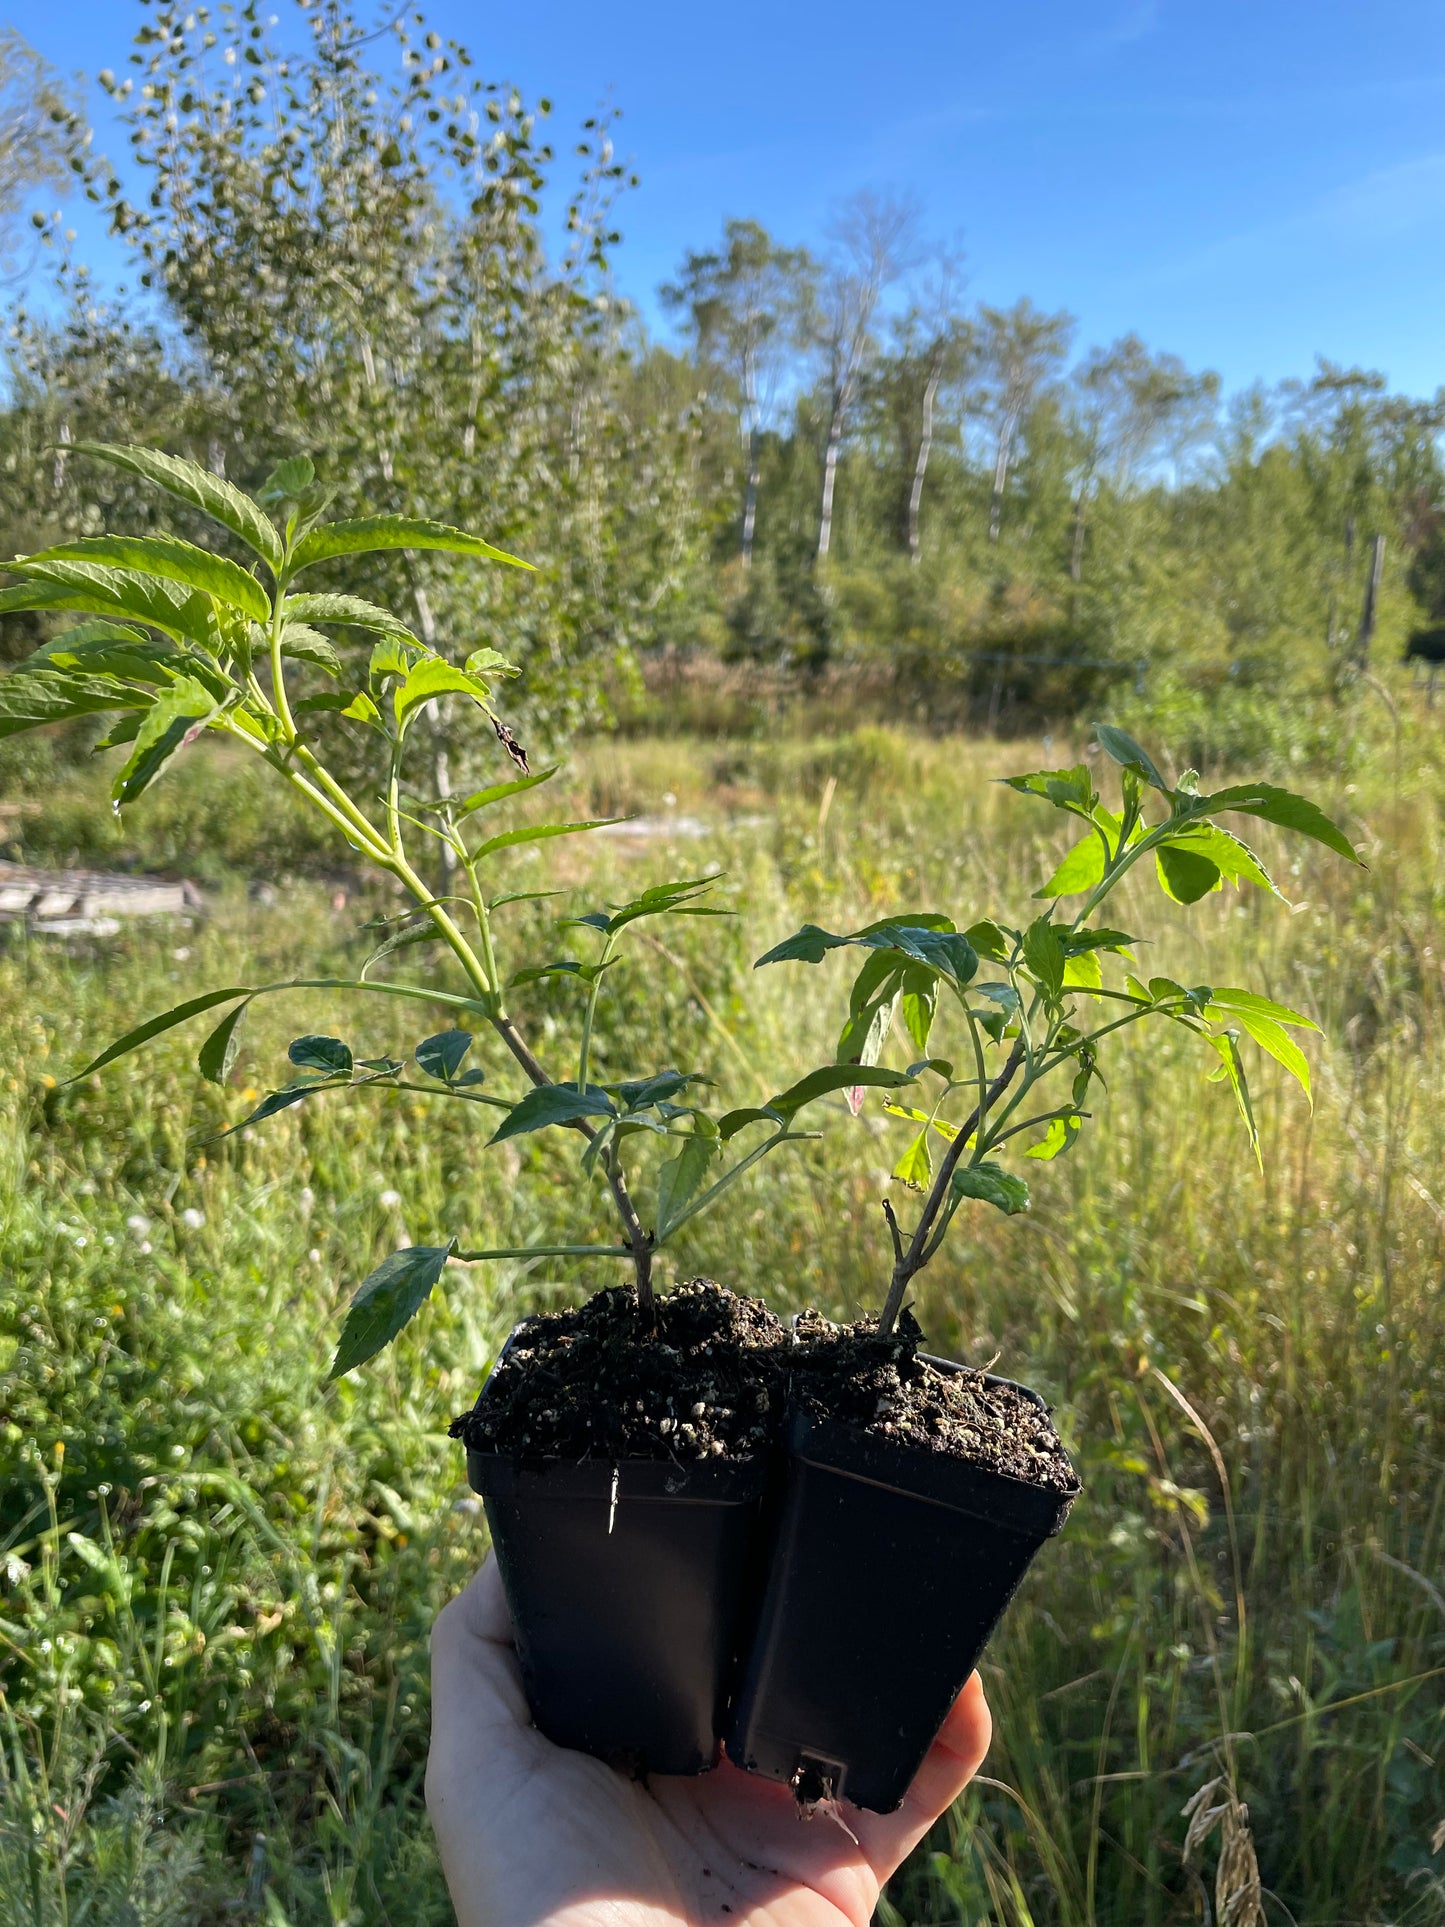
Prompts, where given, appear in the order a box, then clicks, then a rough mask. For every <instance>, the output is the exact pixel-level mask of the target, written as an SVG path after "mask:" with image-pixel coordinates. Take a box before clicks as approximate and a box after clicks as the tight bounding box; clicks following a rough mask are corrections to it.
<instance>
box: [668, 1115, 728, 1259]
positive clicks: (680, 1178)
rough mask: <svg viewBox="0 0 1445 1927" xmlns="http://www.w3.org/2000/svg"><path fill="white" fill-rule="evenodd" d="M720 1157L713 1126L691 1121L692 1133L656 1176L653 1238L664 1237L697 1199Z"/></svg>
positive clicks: (703, 1122)
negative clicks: (655, 1216)
mask: <svg viewBox="0 0 1445 1927" xmlns="http://www.w3.org/2000/svg"><path fill="white" fill-rule="evenodd" d="M720 1155H721V1144H720V1140H719V1137H718V1130H717V1126H716V1125H715V1124H714V1123H712V1121H711V1119H708V1118H703V1117H699V1118H697V1119H696V1120H695V1123H694V1127H693V1134H692V1136H691V1137H690V1138H688V1139H687V1140H686V1142H685V1143H684V1145H683V1147H682V1149H681V1151H679V1152H678V1154H677V1156H676V1157H675V1158H669V1159H668V1161H667V1162H666V1164H664V1165H662V1166H660V1167H659V1170H658V1173H657V1236H658V1239H659V1240H662V1239H664V1238H666V1236H667V1234H668V1233H669V1231H671V1230H672V1228H673V1226H674V1225H675V1224H676V1223H677V1221H678V1219H679V1218H680V1217H681V1216H682V1214H683V1212H684V1211H685V1210H686V1209H687V1207H688V1205H689V1204H691V1202H692V1200H693V1199H694V1198H695V1197H696V1196H697V1194H698V1192H699V1191H700V1190H701V1189H702V1187H703V1185H704V1184H705V1183H706V1182H707V1180H708V1178H709V1176H710V1175H711V1173H712V1167H713V1164H714V1162H715V1160H716V1159H717V1158H718V1157H719V1156H720Z"/></svg>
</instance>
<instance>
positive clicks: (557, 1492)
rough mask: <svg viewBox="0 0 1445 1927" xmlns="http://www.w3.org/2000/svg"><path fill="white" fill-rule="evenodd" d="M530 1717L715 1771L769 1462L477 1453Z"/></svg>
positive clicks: (590, 1745) (607, 1756)
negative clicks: (570, 1459) (569, 1459)
mask: <svg viewBox="0 0 1445 1927" xmlns="http://www.w3.org/2000/svg"><path fill="white" fill-rule="evenodd" d="M467 1476H468V1478H469V1480H470V1482H471V1485H472V1488H473V1490H474V1491H476V1492H479V1493H480V1494H481V1495H482V1498H483V1501H484V1502H485V1505H486V1512H487V1523H488V1525H489V1526H490V1528H491V1534H492V1546H493V1550H494V1552H495V1554H496V1559H497V1564H498V1567H499V1568H500V1570H501V1576H502V1584H503V1586H504V1587H505V1589H506V1594H507V1603H508V1605H509V1606H510V1607H511V1612H512V1622H513V1628H514V1632H515V1636H516V1641H517V1655H518V1658H519V1659H520V1661H521V1665H522V1677H523V1680H524V1683H525V1685H526V1688H527V1698H528V1702H529V1704H530V1705H531V1708H532V1717H533V1719H534V1720H535V1721H536V1723H537V1725H538V1727H539V1728H540V1729H541V1731H542V1732H543V1733H545V1734H546V1735H547V1737H548V1739H550V1740H555V1741H556V1742H557V1744H558V1745H559V1746H571V1747H576V1748H579V1749H580V1750H581V1751H582V1752H584V1753H592V1754H595V1755H596V1756H597V1757H598V1758H600V1759H604V1760H608V1761H610V1762H611V1763H612V1764H613V1765H615V1766H619V1767H621V1768H623V1769H624V1770H626V1771H629V1772H633V1773H703V1772H705V1771H706V1770H707V1769H708V1768H709V1767H710V1766H712V1765H714V1764H715V1762H716V1760H717V1757H718V1741H719V1736H720V1734H721V1731H722V1725H723V1721H724V1718H725V1716H726V1712H727V1703H728V1697H729V1694H730V1691H731V1689H732V1686H733V1684H734V1672H735V1662H736V1654H737V1643H738V1632H739V1625H740V1622H741V1621H742V1620H744V1619H745V1618H746V1616H747V1609H748V1606H749V1603H750V1601H749V1599H748V1596H747V1595H748V1593H749V1591H750V1589H751V1588H752V1587H753V1586H754V1584H755V1582H756V1572H757V1560H758V1550H759V1548H758V1532H759V1519H760V1514H761V1509H762V1500H763V1494H764V1489H765V1487H766V1484H767V1477H768V1467H767V1465H766V1463H765V1462H764V1461H762V1460H756V1461H744V1462H742V1463H740V1464H731V1463H728V1464H724V1463H722V1462H719V1461H706V1460H705V1461H701V1462H698V1463H695V1464H678V1463H676V1462H674V1461H672V1460H663V1461H657V1460H650V1459H649V1460H643V1459H623V1460H621V1461H620V1462H618V1463H617V1464H616V1465H612V1464H608V1463H607V1462H606V1461H605V1460H601V1459H597V1460H585V1461H583V1462H582V1463H581V1464H567V1463H564V1462H562V1461H559V1460H534V1461H528V1460H525V1459H521V1460H515V1459H510V1458H504V1457H500V1456H495V1455H493V1454H490V1453H483V1452H474V1451H469V1452H468V1453H467Z"/></svg>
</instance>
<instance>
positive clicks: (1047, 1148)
mask: <svg viewBox="0 0 1445 1927" xmlns="http://www.w3.org/2000/svg"><path fill="white" fill-rule="evenodd" d="M1081 1128H1082V1126H1081V1124H1080V1121H1079V1119H1078V1117H1077V1116H1076V1115H1075V1114H1074V1113H1072V1112H1070V1113H1069V1114H1068V1115H1067V1116H1065V1117H1053V1118H1050V1119H1049V1127H1048V1129H1047V1130H1046V1131H1045V1132H1044V1134H1043V1136H1042V1137H1041V1138H1040V1139H1039V1141H1038V1143H1037V1144H1031V1145H1030V1146H1029V1148H1028V1150H1027V1151H1025V1152H1024V1156H1025V1157H1029V1158H1043V1159H1049V1158H1057V1157H1062V1156H1063V1154H1064V1152H1065V1151H1069V1150H1072V1149H1073V1146H1074V1143H1075V1141H1076V1140H1077V1138H1078V1135H1079V1132H1080V1130H1081Z"/></svg>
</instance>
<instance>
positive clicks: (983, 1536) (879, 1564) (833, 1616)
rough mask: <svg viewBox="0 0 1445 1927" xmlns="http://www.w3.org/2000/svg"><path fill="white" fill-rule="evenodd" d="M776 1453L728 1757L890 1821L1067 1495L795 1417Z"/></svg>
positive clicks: (1058, 1519) (806, 1792) (945, 1365)
mask: <svg viewBox="0 0 1445 1927" xmlns="http://www.w3.org/2000/svg"><path fill="white" fill-rule="evenodd" d="M929 1362H930V1363H931V1364H933V1365H936V1366H938V1367H939V1368H940V1369H941V1370H944V1371H958V1370H961V1369H962V1368H961V1367H959V1366H957V1365H954V1364H952V1363H951V1362H950V1361H949V1360H946V1359H931V1360H930V1361H929ZM993 1382H994V1383H995V1384H997V1383H1000V1382H1001V1381H999V1380H994V1381H993ZM1019 1389H1020V1390H1024V1391H1025V1392H1026V1395H1027V1396H1028V1397H1029V1398H1033V1399H1035V1400H1036V1402H1037V1403H1039V1404H1042V1403H1043V1401H1042V1400H1041V1399H1038V1398H1037V1394H1036V1393H1033V1392H1028V1391H1027V1388H1024V1387H1020V1388H1019ZM784 1442H785V1448H786V1451H787V1454H788V1461H787V1469H786V1475H785V1482H784V1488H783V1494H782V1503H781V1510H780V1513H779V1517H778V1522H777V1530H776V1536H775V1539H774V1544H773V1550H772V1558H771V1565H770V1570H769V1575H768V1580H767V1585H766V1588H765V1590H764V1593H763V1597H762V1602H761V1605H760V1608H759V1613H758V1618H757V1622H756V1626H755V1630H754V1633H753V1638H752V1641H751V1646H750V1650H749V1653H748V1656H747V1660H746V1662H745V1666H744V1672H743V1678H742V1683H741V1685H740V1687H739V1690H738V1696H737V1701H736V1704H735V1706H734V1708H733V1712H732V1717H731V1719H730V1721H729V1724H728V1728H727V1735H726V1743H727V1750H728V1756H729V1758H730V1759H732V1760H734V1761H736V1762H737V1763H738V1764H739V1765H740V1766H745V1767H747V1768H748V1769H749V1771H751V1772H754V1773H761V1774H763V1775H764V1776H765V1777H767V1778H768V1779H771V1780H783V1781H787V1782H789V1783H791V1784H792V1786H793V1787H794V1789H795V1791H796V1792H797V1793H798V1795H799V1797H800V1798H801V1799H820V1798H825V1797H834V1798H847V1799H849V1800H851V1801H853V1802H854V1803H855V1805H857V1806H861V1807H868V1808H870V1809H871V1810H872V1811H874V1812H875V1813H891V1812H892V1811H893V1810H894V1809H895V1808H896V1807H897V1806H898V1805H899V1804H900V1803H901V1801H902V1799H903V1796H904V1794H905V1793H906V1792H907V1791H908V1786H909V1782H910V1781H911V1780H912V1778H913V1776H914V1774H915V1773H916V1772H917V1770H918V1768H919V1766H920V1765H921V1764H922V1762H923V1758H924V1755H925V1754H926V1753H927V1752H928V1749H929V1747H930V1746H931V1745H932V1744H933V1741H934V1738H935V1737H936V1735H937V1733H938V1730H939V1728H940V1727H941V1726H942V1724H943V1721H944V1718H945V1717H946V1715H947V1713H948V1710H949V1708H950V1707H951V1706H952V1704H953V1702H954V1700H955V1698H956V1697H957V1695H958V1693H959V1691H960V1689H961V1688H962V1686H963V1684H964V1682H965V1680H966V1679H967V1678H968V1676H969V1674H970V1673H971V1672H972V1671H973V1668H974V1665H975V1663H976V1662H977V1660H978V1656H979V1654H980V1653H981V1652H982V1651H983V1648H984V1646H985V1644H986V1643H987V1640H988V1638H989V1635H990V1634H991V1633H992V1632H993V1629H994V1627H995V1626H996V1625H997V1623H998V1621H999V1618H1000V1616H1001V1614H1002V1612H1003V1610H1004V1607H1005V1606H1006V1605H1007V1604H1008V1602H1009V1600H1010V1599H1011V1598H1012V1596H1013V1594H1014V1591H1015V1589H1016V1588H1017V1586H1018V1583H1019V1581H1020V1580H1021V1579H1022V1578H1023V1576H1024V1573H1025V1571H1026V1570H1027V1568H1028V1565H1029V1562H1030V1561H1031V1560H1032V1558H1033V1556H1034V1554H1035V1553H1036V1552H1037V1551H1038V1550H1039V1547H1040V1546H1041V1545H1042V1544H1043V1543H1044V1541H1045V1540H1046V1539H1047V1538H1049V1537H1050V1536H1051V1535H1052V1534H1054V1533H1056V1532H1058V1531H1059V1530H1060V1528H1061V1527H1062V1525H1063V1523H1064V1521H1065V1519H1066V1518H1067V1517H1068V1515H1069V1508H1070V1506H1071V1505H1072V1504H1073V1501H1074V1499H1075V1497H1077V1489H1076V1490H1075V1492H1073V1493H1069V1494H1067V1495H1060V1494H1058V1493H1056V1492H1050V1491H1047V1490H1045V1489H1044V1488H1043V1487H1041V1486H1035V1485H1026V1484H1024V1483H1023V1482H1022V1481H1021V1480H1018V1479H1011V1478H1006V1477H1004V1476H1003V1475H1002V1474H1000V1473H997V1472H990V1471H987V1470H986V1469H984V1468H983V1467H981V1466H976V1465H969V1464H968V1463H967V1462H966V1461H964V1460H962V1459H955V1458H947V1457H944V1456H942V1455H941V1454H939V1453H935V1452H930V1451H928V1450H926V1449H924V1448H921V1447H908V1446H899V1445H893V1444H891V1443H889V1442H888V1441H887V1440H886V1439H880V1438H876V1437H873V1436H870V1435H868V1434H864V1433H860V1432H858V1431H855V1430H854V1429H853V1428H852V1427H850V1426H846V1425H843V1424H840V1423H838V1422H836V1421H833V1420H828V1419H817V1418H813V1417H811V1416H809V1415H808V1414H807V1413H806V1412H803V1411H800V1410H794V1411H793V1412H792V1413H791V1414H790V1416H789V1418H788V1421H787V1425H786V1428H785V1434H784Z"/></svg>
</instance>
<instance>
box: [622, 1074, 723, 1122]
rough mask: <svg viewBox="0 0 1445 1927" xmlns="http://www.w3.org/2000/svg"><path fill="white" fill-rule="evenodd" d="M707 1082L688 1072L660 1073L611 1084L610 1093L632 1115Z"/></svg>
mask: <svg viewBox="0 0 1445 1927" xmlns="http://www.w3.org/2000/svg"><path fill="white" fill-rule="evenodd" d="M706 1081H707V1080H706V1079H704V1078H700V1077H697V1076H695V1075H694V1074H693V1073H691V1072H688V1071H673V1070H666V1071H658V1072H657V1073H656V1074H655V1075H654V1076H652V1077H640V1078H635V1079H631V1080H629V1081H628V1082H627V1083H624V1084H609V1085H608V1086H607V1089H608V1091H609V1092H610V1093H611V1095H612V1096H614V1097H615V1098H616V1099H617V1102H618V1104H619V1105H620V1106H621V1108H622V1109H623V1110H624V1111H625V1112H627V1113H629V1114H631V1113H632V1112H633V1111H642V1110H647V1109H648V1108H649V1107H650V1106H651V1105H654V1104H661V1103H664V1102H665V1101H666V1100H667V1099H668V1098H670V1097H676V1096H677V1094H678V1092H679V1091H682V1090H686V1088H687V1086H688V1085H689V1084H699V1083H704V1082H706Z"/></svg>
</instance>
